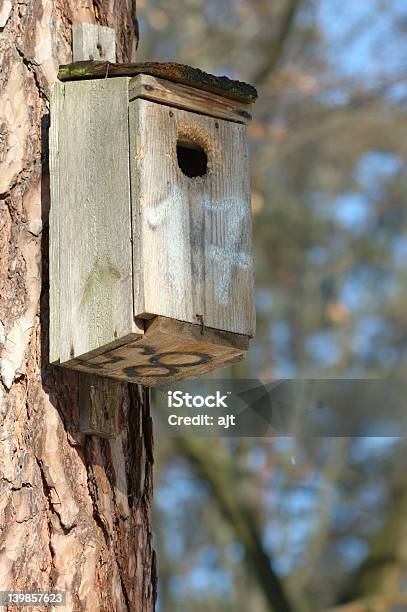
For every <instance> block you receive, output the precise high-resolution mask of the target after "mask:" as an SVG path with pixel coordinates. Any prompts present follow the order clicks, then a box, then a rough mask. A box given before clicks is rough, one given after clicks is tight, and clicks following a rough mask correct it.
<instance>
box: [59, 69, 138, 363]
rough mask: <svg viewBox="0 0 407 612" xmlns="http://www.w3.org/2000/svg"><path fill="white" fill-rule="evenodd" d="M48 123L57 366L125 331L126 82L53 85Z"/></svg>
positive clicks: (128, 268) (128, 286)
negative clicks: (56, 296)
mask: <svg viewBox="0 0 407 612" xmlns="http://www.w3.org/2000/svg"><path fill="white" fill-rule="evenodd" d="M53 122H55V124H56V125H57V126H58V133H57V134H55V133H54V136H53V139H52V143H51V151H50V154H51V168H52V175H51V185H52V193H53V198H52V203H51V207H52V219H53V221H52V222H53V223H55V227H57V226H58V227H59V230H58V234H59V236H58V252H59V262H58V265H55V266H54V268H55V269H54V275H53V278H52V283H53V286H54V289H53V291H54V290H55V285H56V284H57V283H58V286H59V300H58V301H59V348H60V361H61V363H63V362H66V361H69V360H70V359H72V358H74V357H77V356H80V355H83V354H86V353H89V352H90V351H94V350H97V349H99V348H100V347H103V346H105V345H109V344H110V343H112V342H116V343H117V342H118V340H119V339H120V338H121V337H125V336H127V335H128V334H129V333H131V331H132V324H133V300H132V260H131V258H132V251H131V218H130V178H129V162H128V160H129V136H128V79H127V78H119V79H111V80H107V79H106V80H93V81H81V82H67V83H64V84H57V85H56V86H55V87H54V91H53V102H52V107H51V125H52V123H53ZM56 216H58V221H57V223H56V222H55V217H56ZM51 238H52V234H51ZM53 240H55V237H54V239H53ZM55 256H56V253H55V246H54V244H51V257H55ZM55 273H56V274H58V276H59V279H56V278H55ZM56 302H57V300H54V303H56ZM51 307H53V306H52V304H51ZM54 328H55V325H54V326H53V328H52V329H54ZM52 333H56V332H55V330H54V331H53V332H52Z"/></svg>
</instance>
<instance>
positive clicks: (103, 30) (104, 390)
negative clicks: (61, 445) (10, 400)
mask: <svg viewBox="0 0 407 612" xmlns="http://www.w3.org/2000/svg"><path fill="white" fill-rule="evenodd" d="M72 43H73V53H72V54H73V59H74V61H82V60H105V61H108V62H115V61H116V34H115V31H114V30H113V29H112V28H107V27H104V26H99V25H95V24H93V23H79V24H77V25H76V26H74V28H73V33H72ZM122 400H123V385H122V384H120V383H118V382H116V381H114V380H110V379H107V378H101V377H100V376H94V375H92V374H85V373H83V372H81V373H80V374H79V408H80V426H79V428H80V431H81V433H84V434H88V435H93V436H100V437H102V438H112V437H114V436H115V435H117V433H118V423H117V414H118V410H117V408H118V405H119V404H120V402H121V401H122Z"/></svg>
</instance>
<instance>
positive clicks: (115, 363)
mask: <svg viewBox="0 0 407 612" xmlns="http://www.w3.org/2000/svg"><path fill="white" fill-rule="evenodd" d="M248 348H249V339H248V337H247V336H241V335H239V334H231V333H228V332H220V331H217V330H213V329H208V328H203V329H202V328H201V327H200V326H198V325H191V324H189V323H183V322H181V321H174V320H171V319H167V318H165V317H156V318H155V319H153V321H151V322H150V323H149V324H147V329H146V332H145V334H144V336H142V337H141V338H139V339H138V340H133V341H131V342H129V343H128V344H126V345H123V346H120V347H118V348H115V349H113V350H108V351H106V352H105V353H103V354H101V355H98V356H96V357H92V358H90V359H87V360H84V359H74V360H72V361H69V362H67V363H64V364H61V365H63V366H64V367H68V368H71V369H75V370H79V371H81V372H88V373H91V374H96V375H99V376H108V377H110V378H116V379H118V380H127V381H129V382H134V383H141V384H144V385H148V386H160V385H165V384H169V383H171V382H173V381H175V380H182V379H184V378H195V377H198V376H202V375H203V374H206V373H207V372H210V371H212V370H214V369H216V368H219V367H222V366H226V365H228V364H230V363H234V362H236V361H240V360H241V359H242V358H243V355H244V353H245V352H246V351H247V350H248Z"/></svg>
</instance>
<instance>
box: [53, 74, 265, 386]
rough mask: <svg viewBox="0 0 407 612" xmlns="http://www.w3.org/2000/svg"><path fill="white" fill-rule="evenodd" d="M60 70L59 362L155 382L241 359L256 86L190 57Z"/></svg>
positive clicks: (248, 312)
mask: <svg viewBox="0 0 407 612" xmlns="http://www.w3.org/2000/svg"><path fill="white" fill-rule="evenodd" d="M58 76H59V79H60V81H59V82H58V83H56V84H55V85H54V88H53V93H52V100H51V111H50V113H51V128H50V178H51V211H50V361H51V363H57V364H59V365H61V366H66V367H68V368H73V369H76V370H80V371H84V372H91V373H95V374H100V375H102V376H109V377H113V378H117V379H124V380H128V381H132V382H140V383H143V384H146V385H156V384H163V383H167V382H171V381H173V380H176V379H180V378H187V377H195V376H200V375H202V374H203V373H205V372H207V371H209V370H212V369H214V368H217V367H220V366H223V365H226V364H228V363H230V362H233V361H236V360H238V359H240V358H241V357H242V356H243V354H244V353H245V352H246V351H247V350H248V346H249V339H250V338H251V337H253V335H254V330H255V308H254V281H253V261H252V238H251V233H252V230H251V211H250V183H249V157H248V144H247V136H246V124H247V122H248V121H249V120H250V118H251V116H250V107H251V102H252V101H253V100H254V99H255V98H256V91H255V89H254V88H252V87H251V86H250V85H246V84H244V83H240V82H238V81H232V80H230V79H227V78H225V77H215V76H212V75H209V74H206V73H203V72H201V71H200V70H197V69H193V68H190V67H188V66H181V65H179V64H159V63H147V64H109V63H106V62H77V63H75V64H70V65H68V66H62V67H61V68H60V72H59V75H58Z"/></svg>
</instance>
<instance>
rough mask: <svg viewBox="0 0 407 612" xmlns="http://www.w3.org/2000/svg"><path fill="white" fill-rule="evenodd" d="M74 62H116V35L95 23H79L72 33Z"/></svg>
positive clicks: (111, 29)
mask: <svg viewBox="0 0 407 612" xmlns="http://www.w3.org/2000/svg"><path fill="white" fill-rule="evenodd" d="M72 48H73V53H72V54H73V57H74V60H75V61H76V60H78V61H80V60H81V61H83V60H105V61H107V62H115V61H116V33H115V31H114V29H113V28H108V27H106V26H100V25H97V24H94V23H77V24H76V25H74V27H73V31H72Z"/></svg>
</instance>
